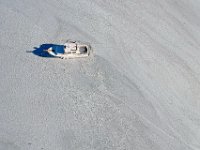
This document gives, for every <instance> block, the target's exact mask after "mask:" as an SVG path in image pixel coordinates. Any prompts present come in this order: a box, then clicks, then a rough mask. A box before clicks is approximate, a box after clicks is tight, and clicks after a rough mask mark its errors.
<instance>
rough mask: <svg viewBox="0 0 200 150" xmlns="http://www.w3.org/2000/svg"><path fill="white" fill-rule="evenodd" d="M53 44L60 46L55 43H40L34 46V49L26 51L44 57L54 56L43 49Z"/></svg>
mask: <svg viewBox="0 0 200 150" xmlns="http://www.w3.org/2000/svg"><path fill="white" fill-rule="evenodd" d="M54 46H61V45H57V44H42V45H40V46H39V47H34V50H32V51H26V52H27V53H33V54H34V55H36V56H39V57H46V58H54V56H52V55H50V54H49V53H48V52H46V51H45V50H47V49H49V48H50V47H54Z"/></svg>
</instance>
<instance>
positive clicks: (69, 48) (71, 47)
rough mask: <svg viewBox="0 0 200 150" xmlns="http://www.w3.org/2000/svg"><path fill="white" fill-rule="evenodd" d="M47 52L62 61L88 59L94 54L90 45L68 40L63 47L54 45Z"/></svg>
mask: <svg viewBox="0 0 200 150" xmlns="http://www.w3.org/2000/svg"><path fill="white" fill-rule="evenodd" d="M45 51H47V52H48V53H49V54H50V55H52V56H54V57H58V58H62V59H71V58H80V57H88V56H90V55H91V54H92V52H93V50H92V47H91V45H90V44H88V43H83V42H80V41H72V40H67V41H66V43H64V44H63V45H54V46H52V47H50V48H49V49H47V50H45Z"/></svg>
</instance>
